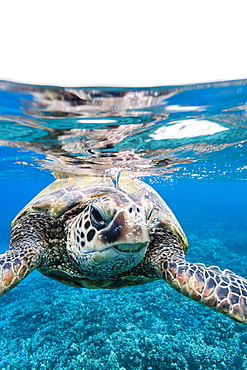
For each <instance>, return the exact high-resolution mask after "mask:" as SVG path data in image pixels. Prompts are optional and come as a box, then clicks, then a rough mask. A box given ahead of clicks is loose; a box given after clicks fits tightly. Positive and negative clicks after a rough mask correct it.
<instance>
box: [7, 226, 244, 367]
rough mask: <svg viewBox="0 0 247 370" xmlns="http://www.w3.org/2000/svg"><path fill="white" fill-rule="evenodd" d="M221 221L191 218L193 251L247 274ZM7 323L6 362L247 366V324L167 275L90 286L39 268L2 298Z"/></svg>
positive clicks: (202, 258) (24, 364) (192, 257)
mask: <svg viewBox="0 0 247 370" xmlns="http://www.w3.org/2000/svg"><path fill="white" fill-rule="evenodd" d="M190 223H191V221H190ZM214 226H215V227H214V230H211V231H209V230H208V227H206V226H204V228H203V226H202V227H201V229H200V232H199V233H198V235H196V232H195V230H194V225H193V224H192V223H191V224H189V221H188V225H187V229H189V231H190V233H189V235H188V236H189V239H190V242H191V249H190V252H189V253H188V259H190V260H194V261H195V260H199V261H202V262H204V263H207V264H209V263H210V264H212V263H213V264H218V265H220V266H221V267H227V268H232V266H236V267H237V272H238V273H240V274H242V275H244V276H247V268H246V266H247V257H241V258H240V256H239V255H238V254H236V253H235V252H234V251H231V250H230V249H229V248H228V247H227V245H226V244H228V240H225V239H222V238H221V239H220V238H218V237H217V233H216V236H215V229H217V225H214ZM192 232H194V233H192ZM225 238H227V234H226V235H225ZM235 242H236V243H237V240H235ZM209 246H210V248H209ZM0 327H1V331H0V332H1V335H0V369H1V370H19V369H26V370H39V369H42V370H50V369H54V370H64V369H68V370H99V369H108V370H158V369H189V370H191V369H217V370H225V369H231V370H234V369H244V368H247V328H246V327H245V326H242V325H240V324H238V323H235V322H233V321H231V320H230V319H228V318H227V317H225V316H223V315H220V314H217V313H215V312H213V311H212V310H210V309H208V308H206V307H203V306H200V305H199V304H197V303H195V302H193V301H191V300H189V299H187V298H185V297H183V296H182V295H180V294H179V293H177V292H175V291H174V290H173V289H172V288H170V287H169V286H168V285H167V284H165V283H164V282H163V281H158V282H155V283H150V284H147V285H144V286H139V287H133V288H124V289H120V290H116V291H112V290H87V289H76V288H70V287H67V286H64V285H62V284H59V283H57V282H55V281H52V280H50V279H48V278H46V277H44V276H42V275H40V274H39V273H38V272H34V273H33V274H31V275H30V276H29V277H28V278H27V279H25V280H24V281H23V282H22V283H21V284H20V285H19V286H18V287H16V288H15V289H14V290H13V291H11V292H9V293H8V294H7V295H6V296H4V297H2V298H1V300H0Z"/></svg>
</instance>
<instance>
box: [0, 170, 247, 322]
mask: <svg viewBox="0 0 247 370" xmlns="http://www.w3.org/2000/svg"><path fill="white" fill-rule="evenodd" d="M187 248H188V243H187V239H186V237H185V235H184V233H183V230H182V229H181V227H180V225H179V223H178V221H177V220H176V218H175V216H174V215H173V213H172V212H171V210H170V209H169V208H168V206H167V205H166V203H165V202H164V201H163V200H162V198H161V197H160V196H159V195H158V194H157V193H156V191H155V190H153V189H152V188H151V187H150V186H149V185H147V184H145V183H144V182H142V181H140V180H138V179H136V178H133V177H131V175H129V173H128V172H122V173H121V175H120V176H119V178H118V180H117V181H116V182H114V181H112V179H111V178H110V177H107V176H96V175H92V176H86V177H73V178H65V179H58V180H56V181H55V182H53V183H52V184H51V185H49V186H48V187H47V188H45V189H44V190H43V191H41V193H39V194H38V195H37V196H36V197H35V198H34V199H33V200H31V202H30V203H28V204H27V206H26V207H25V208H24V209H23V210H22V211H21V212H20V213H19V214H18V215H17V216H16V218H15V219H14V220H13V222H12V227H11V241H10V248H9V250H8V251H6V252H5V253H4V254H2V255H0V295H3V294H5V293H6V292H8V291H9V290H10V289H12V288H13V287H15V286H16V285H17V284H18V283H19V282H20V281H21V280H22V279H23V278H25V277H26V276H27V275H28V274H29V273H30V272H31V271H33V270H34V269H37V270H38V271H40V272H41V273H42V274H44V275H46V276H48V277H50V278H53V279H55V280H58V281H60V282H61V283H64V284H68V285H71V286H74V287H85V288H121V287H126V286H133V285H138V284H145V283H148V282H151V281H154V280H158V279H164V280H165V281H167V282H168V283H169V284H170V285H171V286H172V287H173V288H175V289H176V290H178V291H179V292H181V293H182V294H184V295H185V296H188V297H190V298H192V299H194V300H195V301H197V302H201V303H203V304H205V305H207V306H209V307H212V308H214V309H216V310H218V311H219V312H222V313H224V314H226V315H228V316H230V317H231V318H233V319H235V320H237V321H239V322H243V323H247V280H245V279H244V278H242V277H240V276H237V275H235V274H234V273H233V272H231V271H230V270H224V271H221V270H220V269H219V268H218V267H216V266H210V267H206V266H205V265H203V264H201V263H189V262H187V261H186V260H185V259H184V256H185V253H186V251H187Z"/></svg>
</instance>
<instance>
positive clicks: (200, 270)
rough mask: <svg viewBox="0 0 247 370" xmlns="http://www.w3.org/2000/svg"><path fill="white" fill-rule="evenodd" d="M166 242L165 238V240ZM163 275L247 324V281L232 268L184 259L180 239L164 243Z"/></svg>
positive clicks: (193, 296) (189, 294) (175, 285)
mask: <svg viewBox="0 0 247 370" xmlns="http://www.w3.org/2000/svg"><path fill="white" fill-rule="evenodd" d="M163 243H164V241H163ZM162 249H163V252H162V251H160V252H161V253H160V256H159V257H158V261H157V267H158V270H159V271H160V276H161V277H162V278H163V279H164V280H166V281H167V282H168V283H169V284H170V285H171V286H172V287H173V288H174V289H176V290H177V291H178V292H180V293H182V294H183V295H185V296H187V297H189V298H191V299H193V300H194V301H196V302H199V303H202V304H204V305H206V306H208V307H211V308H213V309H215V310H216V311H218V312H221V313H223V314H225V315H227V316H229V317H230V318H232V319H234V320H236V321H238V322H241V323H244V324H247V280H246V279H244V278H243V277H241V276H238V275H236V274H234V273H233V272H232V271H230V270H224V271H222V270H221V269H220V268H219V267H217V266H209V267H206V266H205V265H204V264H202V263H190V262H187V261H185V260H184V258H183V255H182V254H181V248H179V241H178V240H177V243H176V241H173V244H172V245H170V244H169V241H168V243H164V244H163V247H162Z"/></svg>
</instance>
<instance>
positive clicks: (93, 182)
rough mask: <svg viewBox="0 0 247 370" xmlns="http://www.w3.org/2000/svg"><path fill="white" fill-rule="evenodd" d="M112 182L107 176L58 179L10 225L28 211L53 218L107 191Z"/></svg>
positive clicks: (13, 222)
mask: <svg viewBox="0 0 247 370" xmlns="http://www.w3.org/2000/svg"><path fill="white" fill-rule="evenodd" d="M109 187H110V188H111V187H112V188H114V183H113V181H112V179H111V178H110V177H107V176H97V175H95V176H85V177H74V178H66V179H58V180H56V181H54V182H53V183H51V184H50V185H49V186H47V187H46V188H45V189H43V190H42V191H41V192H40V193H39V194H38V195H36V197H34V198H33V199H32V200H31V201H30V202H29V203H28V204H27V205H26V206H25V207H24V208H23V209H22V210H21V211H20V212H19V213H18V214H17V216H16V217H15V218H14V220H13V221H12V224H11V226H12V227H13V225H14V224H15V223H16V221H17V220H19V219H20V218H21V217H22V216H24V215H25V214H27V213H30V212H47V213H49V214H50V215H51V216H53V217H54V218H57V217H59V216H61V215H62V214H63V213H64V212H66V211H68V210H69V209H70V208H72V207H73V206H75V205H76V204H85V203H87V202H88V201H89V200H90V199H92V198H96V197H100V196H101V195H104V194H105V193H109Z"/></svg>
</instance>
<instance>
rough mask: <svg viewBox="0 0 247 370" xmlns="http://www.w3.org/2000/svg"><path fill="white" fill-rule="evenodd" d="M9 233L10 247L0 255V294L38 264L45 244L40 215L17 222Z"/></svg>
mask: <svg viewBox="0 0 247 370" xmlns="http://www.w3.org/2000/svg"><path fill="white" fill-rule="evenodd" d="M37 221H39V222H38V223H37ZM33 224H35V227H34V226H33ZM36 224H38V227H37V226H36ZM11 235H12V236H11V241H10V249H9V250H8V251H6V252H5V253H4V254H1V255H0V296H2V295H4V294H5V293H7V292H8V291H9V290H11V289H13V288H14V287H15V286H16V285H17V284H18V283H19V282H20V281H21V280H23V279H24V278H25V277H26V276H27V275H28V274H29V273H30V272H32V271H33V270H34V269H35V268H36V267H37V266H38V265H39V264H40V262H41V251H42V249H43V248H44V246H45V245H46V241H45V237H46V235H45V233H44V222H43V219H42V217H41V216H40V215H38V216H37V217H36V218H35V219H30V220H27V221H26V222H25V223H24V224H23V223H22V222H19V223H17V224H16V225H15V226H14V227H13V229H12V232H11Z"/></svg>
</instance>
